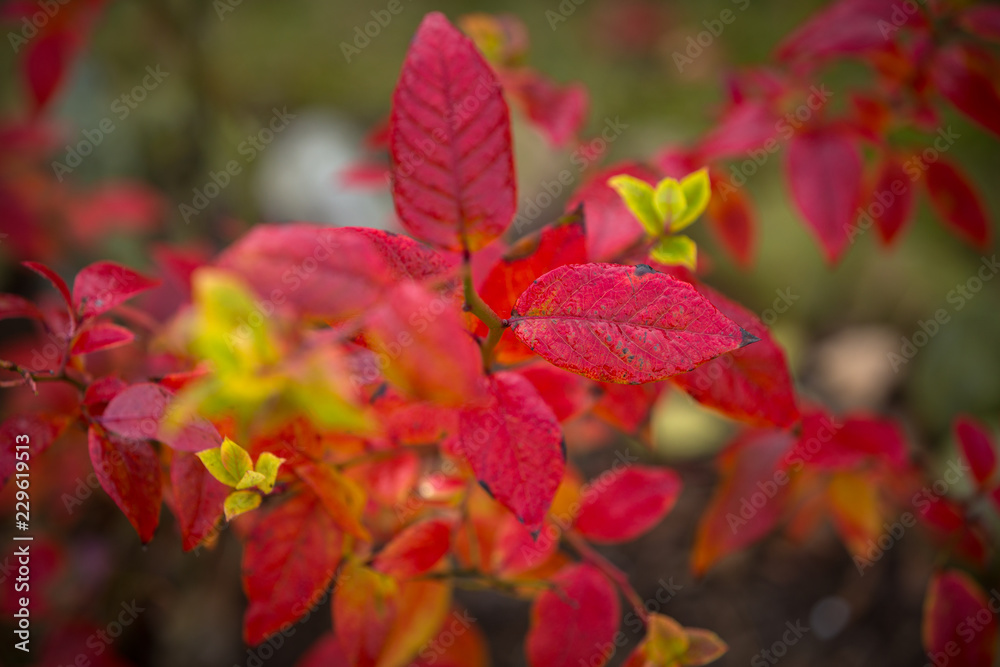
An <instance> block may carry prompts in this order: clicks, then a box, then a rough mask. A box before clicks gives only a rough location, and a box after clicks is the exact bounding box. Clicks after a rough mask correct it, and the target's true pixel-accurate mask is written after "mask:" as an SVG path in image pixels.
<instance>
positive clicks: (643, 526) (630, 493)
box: [573, 461, 681, 542]
mask: <svg viewBox="0 0 1000 667" xmlns="http://www.w3.org/2000/svg"><path fill="white" fill-rule="evenodd" d="M615 463H618V461H616V462H615ZM626 465H627V467H625V468H624V469H621V470H615V469H612V470H609V471H607V472H605V473H603V474H601V475H599V476H598V477H596V478H594V479H593V480H591V482H590V483H589V484H587V485H586V486H585V487H583V502H582V503H581V504H580V513H579V515H578V516H577V518H576V522H575V523H574V524H573V527H574V528H575V529H576V530H577V531H579V532H580V533H581V534H582V535H583V536H584V537H586V538H587V539H589V540H591V541H594V542H625V541H628V540H632V539H635V538H636V537H638V536H639V535H642V534H643V533H645V532H647V531H648V530H650V529H651V528H652V527H653V526H655V525H656V524H658V523H659V522H660V521H661V520H662V519H663V517H665V516H666V515H667V514H668V513H669V512H670V510H671V509H673V507H674V504H675V503H676V502H677V497H678V496H679V495H680V492H681V480H680V477H678V475H677V473H675V472H674V471H673V470H669V469H667V468H649V467H645V466H638V465H628V464H626Z"/></svg>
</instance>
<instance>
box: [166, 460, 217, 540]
mask: <svg viewBox="0 0 1000 667" xmlns="http://www.w3.org/2000/svg"><path fill="white" fill-rule="evenodd" d="M170 485H171V489H172V491H173V493H172V494H171V502H170V507H171V509H172V510H173V512H174V515H175V516H176V517H177V525H178V527H179V528H180V531H181V542H182V545H183V548H184V551H190V550H191V549H194V548H195V547H196V546H198V545H199V544H201V542H202V541H203V540H204V539H205V538H206V537H208V536H209V535H211V534H212V531H214V530H215V525H216V524H217V523H218V521H219V519H221V518H222V503H223V502H225V500H226V496H227V495H229V491H230V489H229V487H227V486H226V485H225V484H223V483H222V482H220V481H218V480H217V479H215V478H214V477H212V475H211V473H209V472H208V469H207V468H205V464H203V463H202V462H201V460H200V459H199V458H198V457H197V456H195V455H194V454H189V453H188V452H174V456H173V460H171V462H170Z"/></svg>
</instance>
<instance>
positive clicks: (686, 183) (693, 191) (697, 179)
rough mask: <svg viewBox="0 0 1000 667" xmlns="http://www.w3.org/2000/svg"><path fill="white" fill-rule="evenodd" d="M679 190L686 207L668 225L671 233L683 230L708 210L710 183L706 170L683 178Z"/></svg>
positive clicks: (710, 193) (700, 170)
mask: <svg viewBox="0 0 1000 667" xmlns="http://www.w3.org/2000/svg"><path fill="white" fill-rule="evenodd" d="M680 188H681V191H682V192H683V193H684V200H685V204H686V205H685V207H684V212H683V213H681V214H680V215H678V216H675V217H674V219H673V222H672V223H671V225H670V231H672V232H677V231H680V230H682V229H684V228H685V227H687V226H688V225H690V224H691V223H692V222H694V221H695V220H697V219H698V217H699V216H700V215H701V214H702V213H704V212H705V209H706V208H708V200H709V199H711V198H712V183H711V181H709V178H708V169H707V168H703V169H699V170H698V171H696V172H694V173H693V174H688V175H687V176H685V177H684V178H683V179H682V180H681V182H680Z"/></svg>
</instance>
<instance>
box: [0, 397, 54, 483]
mask: <svg viewBox="0 0 1000 667" xmlns="http://www.w3.org/2000/svg"><path fill="white" fill-rule="evenodd" d="M69 423H70V420H69V418H67V417H66V416H63V415H47V414H42V413H36V414H21V415H14V416H12V417H8V418H7V419H5V420H4V421H3V423H2V424H0V488H3V487H4V486H6V485H7V480H9V479H10V477H11V475H13V474H14V470H15V468H16V466H17V457H16V455H15V454H16V452H17V451H18V450H17V446H18V445H25V444H26V445H28V450H27V451H28V452H29V453H30V456H31V457H32V458H33V457H35V456H38V455H39V454H41V453H42V452H44V451H45V450H46V449H48V448H49V446H50V445H51V444H52V443H53V442H55V440H56V438H58V437H59V436H60V435H62V432H63V431H65V430H66V427H67V426H68V425H69ZM19 436H24V437H20V438H19ZM21 451H24V450H21ZM29 468H30V463H29Z"/></svg>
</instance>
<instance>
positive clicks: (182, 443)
mask: <svg viewBox="0 0 1000 667" xmlns="http://www.w3.org/2000/svg"><path fill="white" fill-rule="evenodd" d="M173 397H174V395H173V392H171V391H170V390H168V389H165V388H163V387H161V386H160V385H157V384H153V383H150V382H142V383H139V384H134V385H132V386H130V387H129V388H127V389H125V390H123V391H122V392H121V393H119V394H117V395H116V396H115V397H114V398H112V399H111V401H109V402H108V406H107V407H106V408H105V409H104V414H103V415H102V416H101V419H100V422H101V424H102V425H103V426H104V427H105V428H106V429H108V430H109V431H112V432H114V433H116V434H118V435H120V436H122V437H123V438H129V439H131V440H159V441H161V442H163V443H164V444H165V445H169V446H170V447H172V448H174V449H177V450H180V451H183V452H200V451H202V450H203V449H211V448H213V447H218V446H219V445H220V444H221V443H222V436H221V435H219V432H218V431H217V430H216V429H215V427H214V426H212V424H211V422H209V421H208V420H206V419H204V418H202V417H199V416H197V415H193V416H192V417H191V418H190V419H189V420H188V421H187V422H185V423H184V424H181V425H179V427H178V428H176V429H174V428H170V427H169V426H168V425H162V426H161V422H162V421H163V419H164V417H165V416H166V415H167V412H168V410H169V404H170V401H171V400H173Z"/></svg>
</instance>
